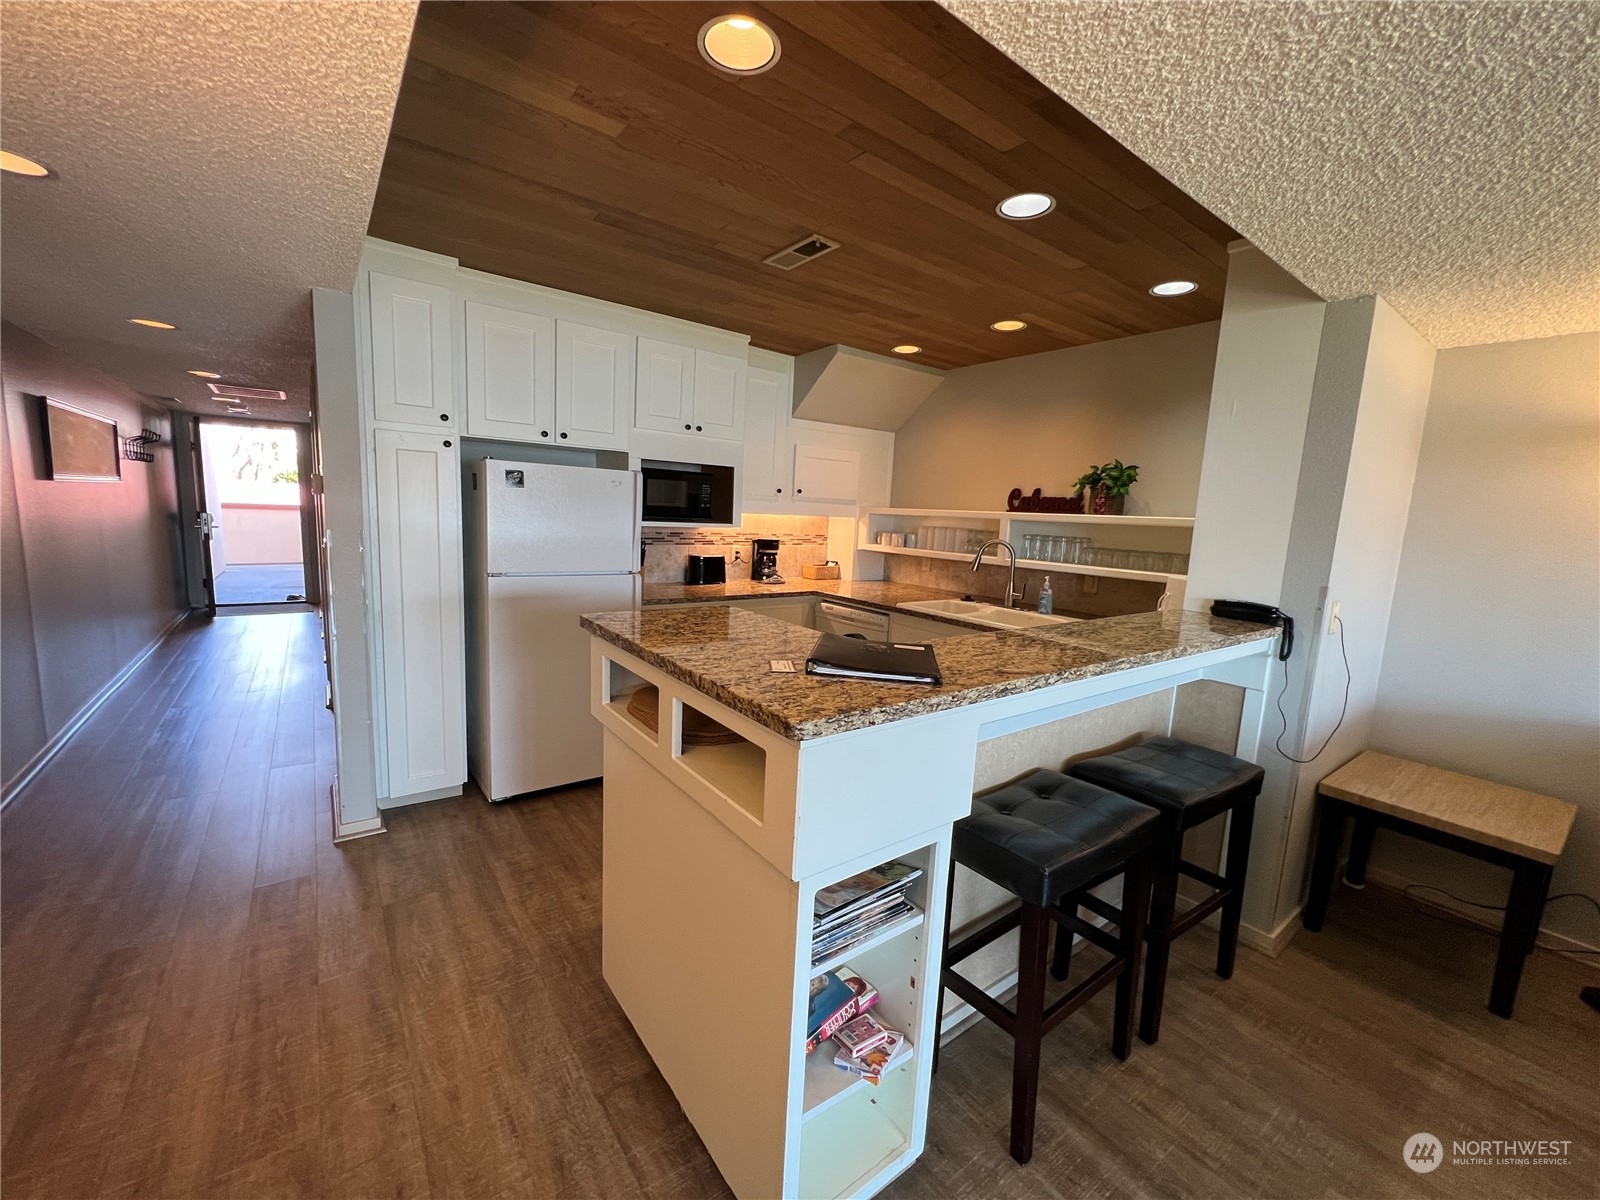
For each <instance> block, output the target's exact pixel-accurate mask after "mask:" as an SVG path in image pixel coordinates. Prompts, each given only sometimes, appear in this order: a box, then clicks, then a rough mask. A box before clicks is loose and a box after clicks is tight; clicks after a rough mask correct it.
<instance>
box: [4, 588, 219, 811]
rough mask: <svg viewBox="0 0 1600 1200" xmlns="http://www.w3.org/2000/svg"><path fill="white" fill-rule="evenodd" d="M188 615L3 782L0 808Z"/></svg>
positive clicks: (175, 619)
mask: <svg viewBox="0 0 1600 1200" xmlns="http://www.w3.org/2000/svg"><path fill="white" fill-rule="evenodd" d="M190 615H191V613H190V610H188V609H185V610H184V611H183V612H180V613H179V614H178V615H177V616H175V617H173V618H172V620H171V622H170V623H169V624H168V625H167V627H166V628H165V629H163V630H162V631H161V632H160V633H158V634H156V636H155V639H154V640H153V641H151V643H150V644H149V645H148V646H146V647H145V648H144V649H143V650H141V651H139V653H138V654H136V655H135V656H134V658H133V661H132V662H130V663H128V665H127V666H125V667H123V668H122V670H120V671H118V672H117V674H116V676H115V677H114V678H113V679H112V680H111V682H110V683H108V684H106V685H105V687H103V688H101V689H100V690H99V691H98V692H96V693H95V694H94V695H93V696H92V697H90V699H89V702H88V703H87V704H85V705H84V706H83V707H82V708H80V709H79V710H78V711H77V712H76V713H74V714H73V716H72V719H71V720H69V721H68V722H67V723H66V724H65V725H63V726H62V727H61V728H60V729H58V730H56V733H55V736H54V737H52V738H51V739H50V740H49V741H47V742H46V743H45V744H44V745H42V746H40V747H39V749H38V752H37V753H35V754H34V756H33V757H32V758H30V759H29V760H28V761H27V762H26V763H25V764H23V767H22V769H21V770H20V771H18V772H17V773H16V774H15V775H14V776H12V778H11V779H9V780H7V781H6V784H5V787H4V789H3V790H0V809H3V808H5V807H6V805H8V804H10V803H11V802H12V801H13V800H15V799H16V798H17V796H18V795H20V794H21V792H22V790H23V789H24V788H26V787H27V786H28V785H29V784H30V783H32V782H33V781H34V779H35V778H36V777H37V776H38V774H39V772H40V771H42V770H44V768H45V764H46V763H48V762H49V761H50V760H51V759H52V758H54V757H55V756H56V755H57V754H59V753H60V752H61V749H62V747H64V746H65V745H66V744H67V742H69V741H70V740H71V739H72V735H73V734H75V733H77V732H78V730H80V729H82V728H83V726H84V725H85V723H87V722H88V720H89V718H90V717H92V716H94V714H95V713H96V712H98V711H99V710H100V706H101V705H103V704H104V703H105V702H106V701H107V700H109V699H111V697H112V695H113V694H114V693H115V692H116V690H117V689H118V688H119V687H121V686H122V685H123V684H124V683H126V682H127V681H128V679H129V677H130V676H132V674H133V673H134V672H135V671H137V670H138V669H139V667H140V666H141V665H142V664H143V663H144V660H145V659H147V658H149V657H150V656H151V655H152V654H154V653H155V652H156V647H157V646H159V645H161V643H162V642H164V641H166V640H167V638H168V637H170V636H171V635H172V631H173V630H175V629H176V628H177V627H178V626H179V625H182V624H183V623H184V622H185V621H187V620H188V619H189V617H190Z"/></svg>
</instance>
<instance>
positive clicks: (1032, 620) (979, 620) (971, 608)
mask: <svg viewBox="0 0 1600 1200" xmlns="http://www.w3.org/2000/svg"><path fill="white" fill-rule="evenodd" d="M896 607H899V608H903V609H905V610H906V611H907V612H917V613H927V614H928V615H929V616H934V617H956V618H959V619H960V620H963V621H970V622H971V623H972V624H974V625H987V626H989V628H991V629H1037V628H1039V627H1040V626H1043V625H1060V624H1065V623H1068V622H1071V621H1076V620H1079V618H1078V617H1058V616H1055V615H1054V614H1049V613H1038V612H1028V611H1027V610H1026V609H1020V608H1001V607H1000V606H999V605H998V604H985V603H983V602H982V601H979V600H908V601H906V602H905V603H904V604H900V605H897V606H896Z"/></svg>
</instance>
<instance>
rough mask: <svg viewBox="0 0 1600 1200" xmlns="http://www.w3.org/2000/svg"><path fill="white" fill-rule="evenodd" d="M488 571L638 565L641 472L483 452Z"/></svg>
mask: <svg viewBox="0 0 1600 1200" xmlns="http://www.w3.org/2000/svg"><path fill="white" fill-rule="evenodd" d="M482 486H483V488H484V498H483V499H484V512H485V514H486V518H487V529H486V534H487V538H486V562H485V570H486V571H487V573H488V574H490V575H578V574H608V573H615V572H626V571H637V570H638V569H639V475H638V472H636V471H604V470H600V469H598V468H596V467H558V466H551V465H548V464H544V463H520V462H507V461H506V460H504V459H497V458H491V459H485V460H484V463H483V476H482Z"/></svg>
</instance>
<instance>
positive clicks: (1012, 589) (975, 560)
mask: <svg viewBox="0 0 1600 1200" xmlns="http://www.w3.org/2000/svg"><path fill="white" fill-rule="evenodd" d="M990 546H1004V547H1005V548H1006V552H1007V553H1009V554H1010V555H1011V573H1010V574H1009V575H1007V576H1006V604H1005V606H1006V607H1007V608H1015V607H1016V606H1017V605H1016V602H1017V601H1018V600H1021V599H1022V593H1021V592H1019V591H1017V548H1016V547H1015V546H1013V545H1012V544H1011V543H1010V542H1002V541H1000V540H999V539H998V538H996V539H993V540H991V541H987V542H985V543H984V544H983V545H981V546H979V547H978V552H977V553H976V554H974V555H973V556H972V570H973V573H974V574H976V573H977V570H978V568H979V567H981V566H983V552H984V551H985V550H987V549H988V548H989V547H990Z"/></svg>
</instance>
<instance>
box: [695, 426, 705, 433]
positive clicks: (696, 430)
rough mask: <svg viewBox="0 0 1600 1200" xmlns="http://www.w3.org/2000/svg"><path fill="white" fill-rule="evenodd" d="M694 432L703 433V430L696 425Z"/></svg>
mask: <svg viewBox="0 0 1600 1200" xmlns="http://www.w3.org/2000/svg"><path fill="white" fill-rule="evenodd" d="M694 431H695V432H696V433H702V432H704V431H703V430H702V429H701V428H700V426H698V425H696V426H695V427H694Z"/></svg>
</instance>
